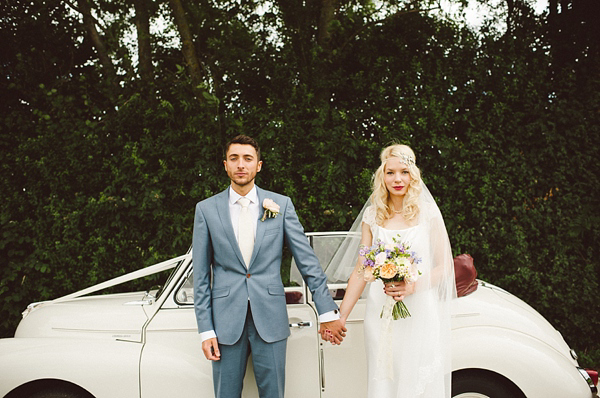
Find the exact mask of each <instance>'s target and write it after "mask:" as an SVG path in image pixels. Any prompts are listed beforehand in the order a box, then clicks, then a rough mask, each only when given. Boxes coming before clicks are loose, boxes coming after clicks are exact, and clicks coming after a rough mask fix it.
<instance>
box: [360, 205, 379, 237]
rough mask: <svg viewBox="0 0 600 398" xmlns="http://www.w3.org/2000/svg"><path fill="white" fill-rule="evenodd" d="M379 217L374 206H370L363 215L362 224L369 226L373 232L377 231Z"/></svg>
mask: <svg viewBox="0 0 600 398" xmlns="http://www.w3.org/2000/svg"><path fill="white" fill-rule="evenodd" d="M376 216H377V213H376V210H375V207H374V206H369V207H367V208H366V209H365V213H364V214H363V219H362V222H364V223H365V224H368V225H369V226H370V227H371V232H373V230H374V229H375V226H376V225H377V221H376V219H375V217H376Z"/></svg>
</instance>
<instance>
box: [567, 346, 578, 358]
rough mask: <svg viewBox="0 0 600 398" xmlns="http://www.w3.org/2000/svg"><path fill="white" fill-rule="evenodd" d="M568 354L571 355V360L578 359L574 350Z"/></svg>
mask: <svg viewBox="0 0 600 398" xmlns="http://www.w3.org/2000/svg"><path fill="white" fill-rule="evenodd" d="M569 353H570V354H571V358H573V359H574V360H578V359H579V357H578V356H577V353H576V352H575V350H574V349H571V351H569Z"/></svg>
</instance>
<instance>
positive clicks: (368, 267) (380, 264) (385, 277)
mask: <svg viewBox="0 0 600 398" xmlns="http://www.w3.org/2000/svg"><path fill="white" fill-rule="evenodd" d="M398 238H400V235H398ZM393 242H394V243H390V244H385V243H384V242H382V241H381V240H378V241H377V242H375V244H374V245H373V246H371V247H367V246H364V245H361V247H360V251H359V255H360V256H362V257H364V260H363V264H362V268H361V272H362V273H363V277H364V279H365V281H367V282H373V281H375V280H377V279H381V281H383V283H389V282H402V281H404V282H406V283H414V282H416V281H417V279H418V278H419V276H420V275H421V271H420V270H419V268H418V264H420V263H421V258H420V257H417V256H416V253H415V252H413V251H410V245H408V244H407V243H403V242H399V241H398V240H397V239H396V238H393ZM389 299H391V300H394V299H393V298H392V297H390V296H388V301H389ZM394 301H395V300H394ZM386 307H387V306H384V308H383V309H382V311H381V315H380V317H381V318H383V317H387V316H389V314H387V313H386V312H387V311H386ZM391 316H392V318H393V319H394V320H397V319H400V318H408V317H410V316H411V315H410V312H409V311H408V308H406V304H404V302H402V301H396V302H395V304H394V305H393V307H392V309H391Z"/></svg>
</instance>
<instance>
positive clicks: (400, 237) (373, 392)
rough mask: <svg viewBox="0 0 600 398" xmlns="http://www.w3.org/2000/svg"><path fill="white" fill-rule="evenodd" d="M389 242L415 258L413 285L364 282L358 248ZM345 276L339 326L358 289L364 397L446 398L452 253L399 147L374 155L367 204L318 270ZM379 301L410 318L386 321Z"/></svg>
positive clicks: (411, 160) (409, 155)
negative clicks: (363, 300)
mask: <svg viewBox="0 0 600 398" xmlns="http://www.w3.org/2000/svg"><path fill="white" fill-rule="evenodd" d="M359 229H360V233H358V230H359ZM358 236H360V240H359V239H358ZM394 238H395V239H396V241H398V242H403V243H405V244H408V245H410V250H411V251H414V252H415V254H416V256H417V257H420V258H421V262H420V263H419V265H418V267H419V271H420V272H421V276H420V277H419V278H418V280H417V281H416V282H413V283H406V282H390V283H386V284H384V283H383V282H382V281H381V280H380V279H378V280H376V281H374V282H372V283H369V284H368V285H367V282H366V281H365V275H363V273H362V272H361V269H362V267H361V266H362V264H363V260H364V257H362V256H360V257H359V256H358V245H359V244H360V246H361V247H363V246H366V247H370V246H372V245H373V244H375V242H377V241H378V240H381V241H383V242H384V243H386V244H389V243H393V239H394ZM349 264H351V265H350V266H348V265H349ZM354 264H356V265H355V266H354ZM350 272H351V275H350V277H349V279H348V288H347V291H346V295H345V297H344V299H343V301H342V304H341V306H340V317H341V320H342V322H343V323H344V324H345V322H346V320H347V319H348V316H349V315H350V312H351V311H352V308H353V307H354V305H355V304H356V302H357V301H358V299H359V298H360V296H361V295H362V294H363V291H364V290H365V288H366V290H367V304H366V311H365V321H364V328H365V347H366V351H367V365H368V369H367V370H368V372H367V376H368V383H367V384H368V396H369V397H370V398H416V397H422V398H425V397H426V398H437V397H439V398H442V397H450V389H451V382H450V377H451V366H450V346H451V341H450V300H451V299H452V298H453V297H456V288H455V283H454V267H453V260H452V253H451V250H450V242H449V240H448V234H447V232H446V228H445V225H444V220H443V218H442V215H441V213H440V211H439V209H438V207H437V205H436V203H435V201H434V199H433V197H432V196H431V194H430V193H429V191H428V190H427V188H426V187H425V184H424V183H423V181H422V180H421V173H420V170H419V169H418V168H417V166H416V163H415V154H414V152H413V151H412V149H411V148H410V147H408V146H406V145H392V146H389V147H387V148H385V149H384V150H383V151H382V152H381V165H380V166H379V168H378V169H377V171H376V172H375V175H374V178H373V192H372V194H371V197H370V199H369V203H367V205H366V206H365V208H364V209H363V211H362V212H361V215H360V216H359V218H358V219H357V221H356V222H355V226H354V227H353V230H351V231H350V234H349V237H348V238H347V239H346V241H344V243H343V244H342V246H341V247H340V249H339V250H338V252H337V253H336V255H335V256H334V258H333V259H332V261H331V262H330V263H329V265H328V266H327V269H326V273H327V274H328V276H329V277H330V279H331V280H335V279H337V280H344V279H345V278H347V277H348V274H350ZM386 301H387V308H391V307H390V305H393V304H394V303H395V302H396V301H402V302H403V303H404V304H405V305H406V307H407V309H408V311H409V312H410V314H411V315H410V316H409V317H407V318H404V319H402V318H401V319H397V320H393V319H392V316H391V315H390V314H387V313H385V311H384V313H382V308H384V307H385V306H386ZM323 337H324V338H326V337H327V336H326V335H324V336H323Z"/></svg>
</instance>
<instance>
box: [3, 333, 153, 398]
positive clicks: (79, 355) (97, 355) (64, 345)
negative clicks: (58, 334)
mask: <svg viewBox="0 0 600 398" xmlns="http://www.w3.org/2000/svg"><path fill="white" fill-rule="evenodd" d="M141 348H142V344H140V343H132V342H124V341H118V340H112V341H102V340H82V339H64V338H58V339H53V338H18V339H15V338H7V339H0V374H1V375H2V378H1V381H0V397H4V396H5V395H6V394H8V393H9V392H10V391H12V390H14V389H15V388H18V387H19V386H22V385H24V384H26V383H29V382H34V381H36V380H47V379H53V380H63V381H66V382H70V383H72V384H75V385H78V386H80V387H82V388H83V389H85V390H87V391H88V392H90V393H91V394H92V395H93V396H94V397H95V398H121V397H122V398H131V397H139V358H140V351H141ZM107 380H109V381H110V382H107Z"/></svg>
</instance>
